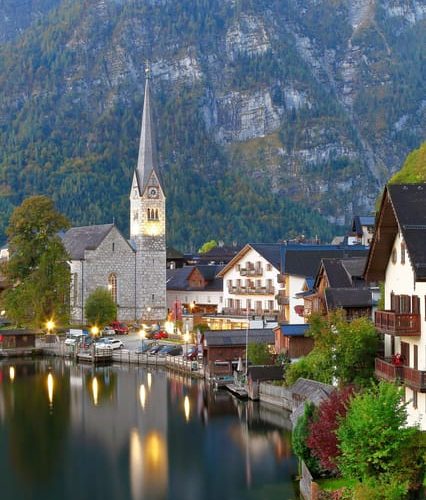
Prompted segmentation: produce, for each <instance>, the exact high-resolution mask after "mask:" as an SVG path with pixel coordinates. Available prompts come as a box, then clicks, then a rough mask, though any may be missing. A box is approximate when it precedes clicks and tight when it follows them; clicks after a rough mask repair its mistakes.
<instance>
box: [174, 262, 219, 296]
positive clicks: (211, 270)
mask: <svg viewBox="0 0 426 500" xmlns="http://www.w3.org/2000/svg"><path fill="white" fill-rule="evenodd" d="M222 267H223V266H219V265H212V266H207V265H197V266H184V267H180V268H177V269H167V274H166V276H167V290H182V291H184V290H186V291H193V290H197V291H206V292H208V291H211V292H220V291H222V290H223V279H222V278H216V274H217V273H218V272H219V271H220V270H221V269H222ZM194 269H198V271H199V272H200V273H201V274H202V275H203V277H204V279H205V280H206V281H207V284H206V286H205V287H204V288H199V287H197V288H194V287H191V286H190V285H189V283H188V279H189V276H190V274H191V273H192V271H193V270H194Z"/></svg>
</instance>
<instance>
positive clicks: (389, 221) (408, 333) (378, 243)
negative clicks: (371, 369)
mask: <svg viewBox="0 0 426 500" xmlns="http://www.w3.org/2000/svg"><path fill="white" fill-rule="evenodd" d="M365 277H366V279H367V280H369V281H381V282H384V292H383V299H384V309H383V310H379V311H377V312H376V314H375V324H376V328H377V330H378V331H379V332H381V333H382V334H383V340H384V357H383V358H377V359H376V375H377V376H378V377H379V378H382V379H386V380H391V381H394V382H396V381H398V382H400V383H402V385H403V387H404V391H405V401H407V402H408V403H409V404H408V417H409V418H408V421H409V424H415V423H419V424H420V427H421V429H422V430H426V417H425V414H426V184H409V185H389V186H387V187H386V188H385V191H384V194H383V197H382V201H381V205H380V212H379V215H378V218H377V224H376V232H375V234H374V237H373V241H372V245H371V249H370V254H369V257H368V261H367V266H366V272H365Z"/></svg>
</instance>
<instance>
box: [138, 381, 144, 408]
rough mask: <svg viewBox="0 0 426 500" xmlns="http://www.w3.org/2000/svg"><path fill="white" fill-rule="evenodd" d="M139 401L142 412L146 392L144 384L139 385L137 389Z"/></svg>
mask: <svg viewBox="0 0 426 500" xmlns="http://www.w3.org/2000/svg"><path fill="white" fill-rule="evenodd" d="M139 401H140V402H141V406H142V410H144V409H145V402H146V390H145V385H144V384H141V386H140V387H139Z"/></svg>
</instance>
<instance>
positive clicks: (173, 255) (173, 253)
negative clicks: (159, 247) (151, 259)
mask: <svg viewBox="0 0 426 500" xmlns="http://www.w3.org/2000/svg"><path fill="white" fill-rule="evenodd" d="M166 255H167V260H173V259H184V258H185V257H184V255H183V253H181V252H179V250H176V248H173V247H167V250H166Z"/></svg>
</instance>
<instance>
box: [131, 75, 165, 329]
mask: <svg viewBox="0 0 426 500" xmlns="http://www.w3.org/2000/svg"><path fill="white" fill-rule="evenodd" d="M156 148H157V146H156V141H155V128H154V121H153V116H152V108H151V95H150V75H149V72H148V71H147V73H146V83H145V96H144V106H143V114H142V127H141V136H140V142H139V156H138V163H137V167H136V169H135V171H134V174H133V181H132V187H131V191H130V239H131V240H133V241H134V243H135V246H136V284H135V286H136V291H135V292H136V293H135V297H136V315H137V318H138V319H140V320H142V321H148V322H151V321H161V320H164V319H166V315H167V305H166V197H165V194H164V189H163V186H162V183H161V178H160V175H159V169H158V159H157V149H156Z"/></svg>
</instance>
